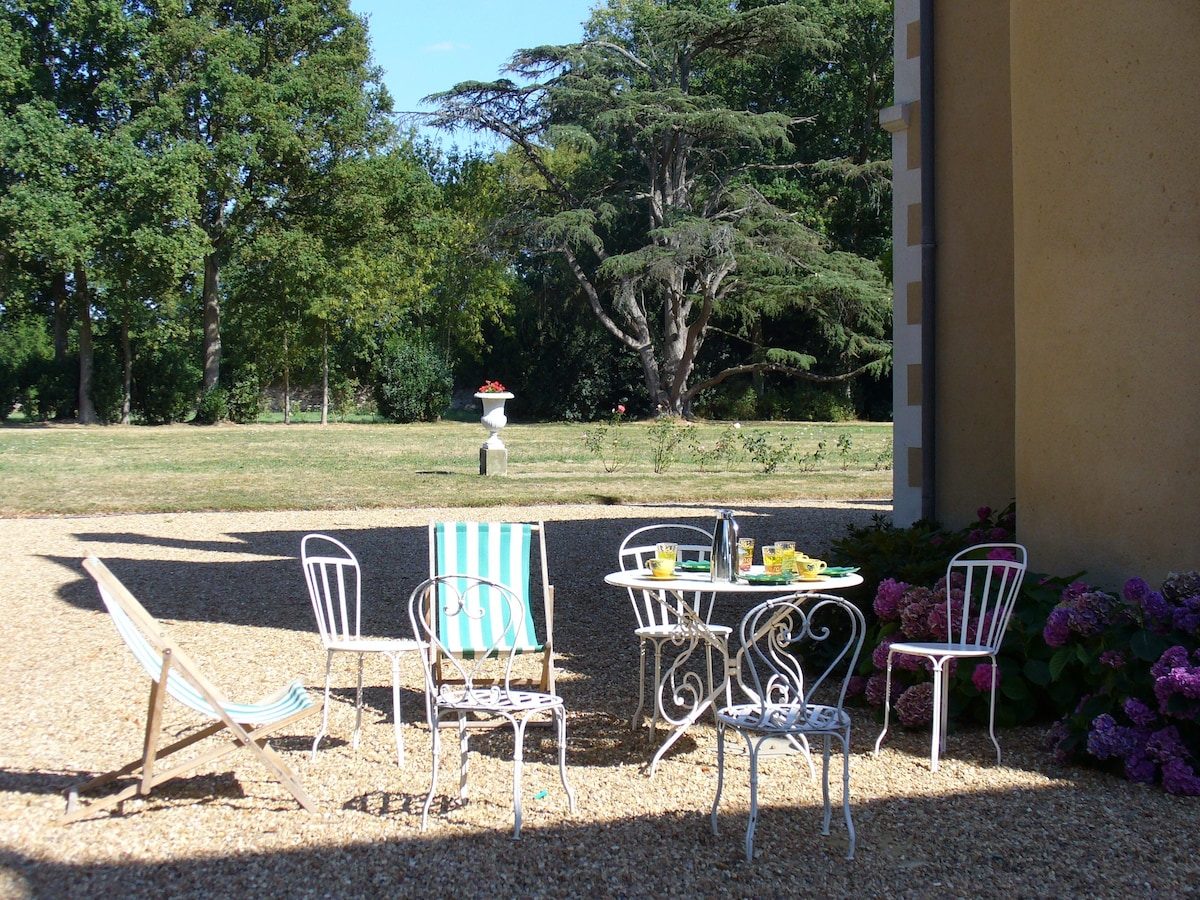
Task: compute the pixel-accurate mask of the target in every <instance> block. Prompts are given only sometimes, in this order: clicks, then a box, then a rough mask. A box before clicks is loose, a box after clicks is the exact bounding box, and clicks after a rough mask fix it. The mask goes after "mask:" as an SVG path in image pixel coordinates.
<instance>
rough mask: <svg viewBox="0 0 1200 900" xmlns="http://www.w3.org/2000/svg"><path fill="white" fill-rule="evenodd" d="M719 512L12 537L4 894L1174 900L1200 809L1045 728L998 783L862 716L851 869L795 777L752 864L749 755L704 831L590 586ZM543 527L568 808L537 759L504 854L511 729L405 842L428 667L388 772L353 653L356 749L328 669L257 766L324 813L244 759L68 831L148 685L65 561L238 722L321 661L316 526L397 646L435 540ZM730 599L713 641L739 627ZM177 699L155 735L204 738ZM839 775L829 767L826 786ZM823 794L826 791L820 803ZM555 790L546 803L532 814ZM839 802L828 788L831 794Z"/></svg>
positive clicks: (695, 785)
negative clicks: (274, 757) (105, 586)
mask: <svg viewBox="0 0 1200 900" xmlns="http://www.w3.org/2000/svg"><path fill="white" fill-rule="evenodd" d="M888 509H889V507H888V506H887V505H886V504H880V503H869V502H868V503H812V504H807V503H806V504H803V505H798V506H787V507H762V506H755V507H752V508H744V509H739V510H738V514H739V520H740V522H741V524H742V529H743V533H746V534H752V535H756V536H758V537H759V538H760V540H761V539H764V538H772V537H784V536H787V537H793V538H795V540H796V541H797V543H798V545H799V546H800V547H801V548H802V549H804V550H806V551H807V552H810V553H824V552H825V551H826V549H827V548H828V544H829V542H830V541H831V540H832V539H835V538H837V537H839V536H841V535H842V534H843V533H844V529H845V526H846V525H847V524H865V523H867V522H869V521H870V518H871V516H872V515H873V514H874V513H876V512H879V511H885V512H886V511H888ZM712 514H713V511H712V509H709V508H699V507H695V508H679V507H653V506H644V507H628V506H624V507H617V506H586V507H581V506H568V507H545V508H533V509H529V508H527V509H522V510H505V509H494V510H472V511H462V510H443V509H432V510H431V509H380V510H348V511H337V512H298V513H296V512H287V513H282V512H281V513H253V514H251V513H234V514H228V513H212V514H208V513H189V514H173V515H171V514H168V515H133V516H107V517H88V518H48V519H6V520H0V564H2V571H3V572H4V573H5V576H6V577H5V585H6V588H7V590H5V591H4V594H3V598H2V599H0V603H2V604H3V615H2V617H0V629H3V633H2V635H0V638H2V639H3V646H4V647H5V651H4V653H3V655H2V656H0V691H2V692H3V701H4V702H3V703H2V704H0V896H2V897H60V896H61V897H66V896H70V897H100V896H111V897H116V896H122V897H127V896H128V897H142V896H146V897H150V896H156V897H158V896H172V897H185V896H195V897H202V896H203V897H207V896H214V895H218V896H220V895H232V894H235V893H236V894H243V895H246V894H253V895H258V896H298V897H303V896H331V897H340V896H363V895H384V894H386V895H392V896H405V897H408V896H412V897H447V896H455V897H513V896H546V897H575V896H587V897H590V898H609V897H614V898H615V897H641V896H667V895H680V896H714V897H798V896H816V897H1084V896H1089V897H1177V896H1181V895H1186V894H1190V893H1195V892H1196V891H1197V888H1196V884H1197V882H1198V881H1200V855H1198V853H1197V837H1196V834H1197V828H1196V824H1197V821H1198V819H1200V816H1198V812H1200V807H1198V806H1197V803H1196V800H1194V799H1187V798H1181V797H1173V796H1170V795H1167V794H1165V793H1163V792H1162V791H1160V790H1159V789H1157V788H1147V787H1140V786H1136V785H1131V784H1129V783H1127V782H1125V781H1123V780H1120V779H1118V778H1115V777H1112V776H1108V775H1104V774H1101V773H1098V772H1094V771H1090V770H1086V769H1078V768H1071V767H1064V766H1060V765H1056V764H1055V763H1054V762H1053V761H1052V759H1051V758H1050V757H1049V756H1048V754H1046V753H1045V752H1044V751H1043V750H1042V749H1041V746H1040V739H1041V734H1040V730H1039V729H1025V728H1023V729H1014V730H1009V731H1005V732H1003V733H1002V734H1001V736H1000V740H1001V744H1002V745H1003V748H1004V763H1003V764H1002V765H997V764H996V763H995V760H994V756H993V755H992V752H991V744H990V742H989V741H988V738H987V735H986V732H979V731H976V730H971V729H968V730H965V731H963V732H958V733H954V734H952V736H951V741H950V749H949V754H948V758H947V759H946V760H945V761H944V763H943V765H942V766H941V767H940V769H939V771H938V772H937V773H936V774H931V773H930V772H929V759H928V739H929V736H928V733H926V732H915V733H904V732H900V731H898V732H894V733H893V734H891V735H889V738H888V741H887V742H886V743H885V747H884V750H883V752H881V753H880V755H879V756H878V757H877V758H875V757H872V755H871V753H870V749H871V745H872V743H873V741H874V738H875V734H876V730H877V726H876V725H875V723H874V722H873V721H872V719H871V717H870V716H869V714H868V713H866V712H865V711H863V712H860V713H859V714H858V717H857V718H856V720H855V728H856V731H855V737H854V756H853V760H852V781H851V789H852V798H853V813H854V821H855V825H856V828H857V831H858V847H857V853H856V858H855V859H854V860H853V861H852V862H847V861H846V860H845V858H844V857H845V852H846V840H845V832H844V829H843V828H842V827H841V825H840V823H839V820H838V817H837V816H836V815H835V817H834V823H833V829H832V833H831V834H830V836H828V837H822V836H821V834H820V818H821V813H820V789H819V784H817V783H814V782H810V780H809V778H808V775H807V771H806V768H805V767H803V766H802V765H800V764H798V763H797V761H796V760H794V759H792V760H788V759H776V760H771V761H769V762H766V763H764V766H763V772H762V776H761V785H760V798H761V802H762V810H761V813H760V820H759V825H758V830H757V833H756V838H755V849H756V851H757V853H758V858H757V859H756V860H755V862H754V863H753V864H747V863H745V862H744V860H743V858H742V853H743V850H742V840H743V833H744V829H745V824H746V812H747V808H748V785H747V773H746V769H745V763H744V761H743V760H740V759H735V760H733V761H732V763H731V769H730V773H729V777H728V780H727V785H726V791H725V795H724V798H723V800H722V816H721V826H722V833H721V835H720V836H718V837H714V836H713V835H712V834H711V833H710V830H709V822H708V814H709V808H710V805H711V803H712V796H713V791H714V787H715V777H716V771H715V749H714V748H715V737H714V730H713V728H712V725H711V721H705V722H702V723H700V724H699V725H698V726H697V727H695V728H694V729H692V730H691V731H690V732H689V733H688V735H686V736H685V737H684V738H683V739H682V740H681V741H680V742H679V743H678V744H677V745H676V747H675V748H674V749H673V750H672V751H671V752H670V753H669V754H668V755H667V756H666V757H665V758H664V760H663V761H662V762H661V763H660V765H659V769H658V773H657V774H656V776H655V777H654V778H653V779H649V778H647V777H646V776H645V775H643V774H642V765H643V764H644V763H645V762H646V760H647V759H648V758H649V755H650V747H649V745H648V743H647V732H646V730H644V729H643V730H642V731H640V732H637V733H634V732H631V730H630V728H629V722H628V716H629V714H630V712H631V711H632V709H633V706H634V704H635V700H636V681H635V672H636V662H637V646H636V641H635V640H634V638H633V635H632V612H631V610H630V609H629V607H628V600H627V599H626V597H625V596H624V594H622V593H620V592H618V591H616V590H614V589H612V588H607V587H605V586H604V585H603V583H602V581H601V579H602V576H603V574H604V573H605V572H607V571H609V570H610V569H612V568H615V557H616V548H617V545H618V544H619V542H620V539H621V537H622V536H623V535H624V534H625V533H627V532H628V531H630V530H632V529H633V528H635V527H637V526H638V525H641V524H646V523H648V522H653V521H666V520H675V521H696V522H698V523H700V524H703V525H706V526H707V525H710V524H711V522H712ZM472 517H478V518H486V519H489V520H503V519H513V518H515V519H537V518H542V519H545V520H546V522H547V538H548V544H549V548H550V554H551V575H552V580H553V582H554V583H555V585H556V622H555V631H556V643H557V645H558V647H557V649H558V665H559V689H560V693H562V695H563V696H564V698H565V699H566V703H567V707H568V710H569V720H568V734H569V743H570V749H569V754H568V764H569V774H570V778H571V781H572V783H573V785H574V787H575V790H576V792H577V794H578V797H579V810H578V812H577V813H576V814H574V815H572V814H570V813H568V811H567V807H566V801H565V798H564V796H563V794H562V790H561V786H560V785H559V783H558V780H557V768H556V765H555V761H556V760H555V755H554V752H553V749H554V748H553V742H552V741H551V739H550V736H549V735H548V734H545V735H544V734H542V733H541V732H542V730H538V729H534V730H532V731H531V733H530V735H529V737H528V738H527V742H526V743H527V746H526V773H525V790H524V798H525V799H524V825H523V828H522V839H521V841H520V842H517V843H514V842H513V841H512V840H511V832H512V810H511V780H510V779H511V771H512V768H511V763H510V760H511V752H512V745H511V733H510V732H507V731H498V732H495V733H491V734H487V735H480V736H478V737H477V738H476V739H475V740H474V741H473V743H472V748H473V750H475V751H477V752H476V754H475V756H474V757H473V759H472V766H471V786H472V795H473V799H472V801H471V803H469V804H468V805H466V806H459V805H458V804H457V803H452V802H450V801H449V796H450V795H451V794H454V793H455V785H456V783H457V780H456V773H455V771H454V767H455V762H456V760H455V758H454V757H455V755H456V750H455V748H454V746H453V745H454V741H453V740H450V741H448V742H446V744H445V745H444V751H443V764H442V775H441V778H440V780H439V796H438V798H437V799H436V800H435V803H434V810H433V813H432V815H431V819H430V828H429V830H428V831H427V832H425V833H424V834H422V833H421V832H420V831H419V827H418V826H419V822H420V810H421V804H422V803H423V801H424V797H425V793H426V791H427V789H428V785H429V739H428V731H427V729H426V728H425V726H424V724H423V723H421V722H419V719H420V718H421V710H422V703H421V697H420V693H419V691H418V688H419V686H420V675H419V671H418V668H417V663H416V661H415V660H413V659H411V658H410V659H406V660H405V662H404V665H405V668H404V670H403V675H404V684H405V690H404V696H403V711H404V717H405V722H406V724H405V740H406V745H407V750H408V764H407V766H406V767H405V768H403V769H401V768H398V767H397V766H396V764H395V761H394V756H393V754H394V744H393V741H392V728H391V723H390V706H391V697H390V688H389V684H390V676H389V672H388V667H387V665H386V662H385V661H380V660H374V659H369V660H368V663H367V678H366V680H367V683H368V685H369V687H368V688H367V690H366V692H365V702H366V704H367V707H368V708H367V709H366V710H365V714H364V719H365V722H364V729H363V740H362V745H361V746H360V748H359V749H358V750H353V749H351V747H350V745H349V735H350V732H351V729H352V725H353V706H352V703H353V675H352V668H351V665H352V664H351V662H350V660H349V659H339V660H338V662H336V663H335V666H336V668H335V672H336V675H335V679H336V680H335V685H337V686H338V689H337V690H336V692H335V696H334V698H333V699H332V700H331V712H330V734H329V736H328V737H326V739H325V741H324V742H323V743H322V748H321V751H320V753H319V754H318V756H317V759H316V761H315V762H310V760H309V755H308V752H307V751H308V748H309V746H310V744H311V739H312V734H313V729H314V728H315V720H313V719H309V720H306V722H304V723H303V725H302V728H303V730H302V731H301V732H298V733H295V734H290V735H289V734H283V735H281V736H280V737H278V738H276V739H274V740H273V741H272V745H273V746H275V747H276V749H278V750H279V751H280V752H282V753H283V755H284V756H285V758H286V759H287V760H288V762H289V764H291V765H292V766H293V768H294V769H295V770H296V771H297V773H298V775H299V776H300V778H301V780H302V782H303V783H304V785H305V787H306V788H307V789H308V791H309V792H310V793H311V794H312V795H313V797H314V798H315V799H316V800H317V802H318V803H319V804H320V806H321V811H320V812H319V813H317V814H309V813H306V812H305V811H303V810H302V809H301V808H300V807H299V806H298V805H297V804H296V803H295V802H294V801H293V800H292V798H291V797H290V795H288V794H287V793H286V791H284V790H283V789H282V788H280V787H279V786H278V785H277V784H276V783H274V782H273V781H271V780H270V779H269V778H268V777H266V775H265V770H263V769H262V768H261V767H260V766H259V765H258V764H257V763H256V762H255V761H254V760H253V759H252V758H251V757H250V755H249V754H246V753H239V754H234V755H232V756H227V757H225V758H224V759H223V760H221V761H219V762H218V763H216V764H215V765H214V766H213V767H212V768H210V769H207V770H201V772H200V774H197V775H195V776H193V777H190V778H186V779H182V780H178V781H175V782H170V783H168V784H166V785H164V786H162V787H161V788H159V789H157V790H156V791H155V793H154V794H153V795H152V796H151V798H150V799H148V800H145V801H131V802H129V803H127V804H126V807H125V811H124V814H123V815H120V816H115V815H108V814H100V815H97V816H95V817H92V818H88V819H85V820H83V821H80V822H78V823H76V824H73V825H70V826H66V827H63V826H60V825H58V824H57V823H56V821H55V819H56V817H57V816H58V815H59V814H60V813H61V812H62V810H63V808H64V806H63V799H62V792H63V791H64V789H65V788H66V787H67V786H68V785H70V784H72V783H74V782H76V781H78V780H80V779H81V777H86V776H87V775H89V774H91V773H96V772H100V771H106V770H108V769H111V768H114V767H116V766H117V765H119V764H120V763H123V762H125V761H127V760H129V759H131V758H133V757H134V756H136V755H138V754H139V752H140V741H141V729H142V727H143V717H144V714H145V705H146V697H147V687H148V681H147V680H146V678H145V675H144V673H143V672H142V671H141V669H139V668H138V667H137V665H136V663H135V662H134V661H133V659H132V657H131V656H130V654H129V653H128V651H127V650H126V648H125V646H124V645H123V644H122V643H121V642H120V640H119V639H118V637H117V635H116V632H115V631H114V630H113V628H112V626H111V624H110V622H109V621H108V617H107V615H106V614H104V613H102V612H101V611H100V610H101V605H100V602H99V598H98V596H97V594H96V591H95V588H94V586H93V585H92V583H91V581H90V579H88V578H87V577H86V576H85V575H84V573H83V571H82V569H81V567H80V565H79V562H80V559H81V558H82V557H83V556H85V555H86V554H87V553H89V552H91V553H95V554H96V555H97V556H99V557H101V558H102V559H104V560H106V561H107V562H108V563H109V565H110V567H111V568H112V569H113V571H114V572H115V573H116V575H117V576H118V577H119V578H121V579H122V580H123V581H124V582H125V583H126V585H127V586H128V587H129V588H130V589H131V590H132V591H133V592H134V593H135V594H136V595H138V597H139V598H140V599H141V600H142V602H143V603H144V604H145V605H146V607H147V608H148V609H149V610H150V612H151V613H152V614H154V615H156V616H158V617H159V618H160V619H161V620H162V621H163V622H164V623H166V624H167V625H168V626H169V627H170V629H171V633H172V634H173V636H174V637H175V638H176V639H177V640H178V641H179V642H180V643H181V644H183V645H184V646H185V647H186V648H188V650H189V651H190V652H191V653H192V655H193V656H194V657H195V658H196V659H197V662H198V663H199V664H200V665H201V666H203V667H204V669H205V672H206V674H208V675H209V676H210V677H211V678H212V679H213V680H214V681H216V682H217V684H219V685H220V686H221V687H222V688H223V689H224V690H225V691H226V693H227V694H228V695H230V696H231V697H233V698H236V699H244V700H251V699H254V698H256V697H258V696H260V695H262V694H263V693H266V692H267V691H269V690H273V689H274V688H276V687H278V686H279V685H281V684H282V683H283V682H284V681H286V680H288V679H290V678H291V677H293V676H296V675H299V676H301V677H303V678H304V679H305V680H306V682H307V683H308V684H309V685H311V686H314V687H317V686H319V685H320V684H321V682H322V676H323V668H324V652H323V650H322V649H321V647H320V645H319V643H318V640H317V638H316V635H315V632H314V628H313V622H312V613H311V610H310V608H309V605H308V599H307V595H306V594H305V591H304V585H303V579H302V577H301V574H300V567H299V564H298V562H297V556H298V553H299V543H300V538H301V536H302V535H303V534H305V533H306V532H308V531H313V530H320V531H326V532H329V533H332V534H334V535H335V536H338V537H340V538H342V539H343V540H345V541H346V542H347V543H349V544H350V546H351V547H353V548H354V549H355V550H356V552H357V553H358V555H359V557H360V559H361V560H362V562H363V566H364V570H365V577H366V588H367V593H368V595H369V597H370V598H372V599H373V600H374V601H375V606H374V609H373V612H372V614H371V617H370V618H371V621H370V625H371V630H372V631H373V632H374V633H376V634H378V635H380V636H384V635H388V634H406V633H407V632H408V623H407V612H406V603H407V597H408V592H409V591H410V590H411V588H412V587H413V586H414V585H415V584H416V583H417V582H418V581H419V580H420V578H421V576H422V575H423V573H424V571H425V569H426V565H427V564H426V530H425V524H426V523H427V522H428V520H429V519H430V518H447V519H453V518H472ZM738 604H739V601H736V600H727V601H724V603H722V602H721V601H719V603H718V609H717V613H716V615H715V620H717V621H723V622H727V623H728V624H735V621H736V618H737V617H738V615H739V613H740V612H741V611H742V610H743V609H744V608H745V607H744V605H738ZM194 721H195V720H193V719H190V718H188V717H187V716H186V715H184V714H182V713H181V711H180V709H179V708H178V707H177V706H174V705H173V706H170V707H168V710H167V715H166V719H165V724H166V727H167V729H168V731H170V732H174V731H177V730H180V728H181V726H188V725H190V724H194ZM834 769H835V771H834V773H833V774H834V777H835V779H836V778H837V765H836V763H835V766H834ZM837 783H838V782H837V781H836V780H835V785H836V784H837ZM542 791H545V792H546V793H545V794H544V795H542ZM836 796H837V794H836V787H835V797H836Z"/></svg>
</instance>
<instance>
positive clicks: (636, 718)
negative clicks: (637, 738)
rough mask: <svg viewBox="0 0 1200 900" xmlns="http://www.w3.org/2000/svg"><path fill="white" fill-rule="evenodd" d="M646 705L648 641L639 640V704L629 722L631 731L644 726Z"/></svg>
mask: <svg viewBox="0 0 1200 900" xmlns="http://www.w3.org/2000/svg"><path fill="white" fill-rule="evenodd" d="M645 705H646V639H645V638H639V639H638V704H637V709H635V710H634V711H633V718H632V719H630V720H629V730H630V731H637V730H638V726H639V725H641V724H642V709H643V708H644V707H645Z"/></svg>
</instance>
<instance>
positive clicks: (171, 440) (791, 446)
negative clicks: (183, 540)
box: [0, 421, 892, 516]
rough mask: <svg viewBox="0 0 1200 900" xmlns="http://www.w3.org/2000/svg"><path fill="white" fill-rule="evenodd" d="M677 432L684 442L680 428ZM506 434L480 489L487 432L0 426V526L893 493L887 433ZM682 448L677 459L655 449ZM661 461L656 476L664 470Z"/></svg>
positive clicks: (446, 424) (807, 427) (443, 425)
mask: <svg viewBox="0 0 1200 900" xmlns="http://www.w3.org/2000/svg"><path fill="white" fill-rule="evenodd" d="M672 428H674V429H675V430H672ZM585 434H591V435H592V436H593V443H595V441H594V439H595V437H596V426H595V425H594V424H582V423H570V424H561V423H556V424H520V423H512V424H510V425H509V426H508V427H507V428H505V429H504V431H503V432H502V433H501V436H502V438H503V440H504V443H505V445H506V446H507V448H508V454H509V462H508V475H507V476H489V477H483V476H480V475H479V447H480V445H481V444H482V443H483V440H484V439H485V438H486V436H487V434H486V432H485V430H484V429H483V428H482V427H480V425H479V424H478V422H477V421H470V422H460V421H441V422H438V423H434V424H415V425H385V424H340V423H339V424H331V425H326V426H321V425H316V424H298V425H289V426H284V425H281V424H258V425H221V426H209V427H196V426H190V425H172V426H163V427H154V428H150V427H121V426H92V427H80V426H75V425H27V424H9V425H7V426H5V427H3V428H0V515H3V516H22V515H81V514H96V513H121V512H164V511H188V510H261V509H280V510H285V509H341V508H354V507H387V506H465V507H471V506H498V505H501V504H511V505H526V504H531V503H636V502H690V501H701V502H704V503H706V504H710V505H711V504H716V503H724V502H733V501H746V500H799V499H836V500H845V499H860V498H881V497H890V496H891V494H892V472H891V469H892V428H891V425H890V423H863V422H851V423H800V422H787V423H785V422H763V423H745V424H743V425H741V426H740V427H739V428H736V429H734V428H733V427H731V426H729V425H726V424H724V423H718V424H701V425H695V426H684V425H676V426H668V427H667V428H666V429H665V430H664V428H663V426H662V424H661V423H660V424H659V425H657V426H656V425H653V424H650V423H644V422H630V423H625V424H623V425H621V426H619V427H617V428H611V427H610V428H609V429H608V430H607V431H606V432H605V433H604V441H603V442H602V445H601V446H602V449H603V452H602V453H598V452H595V451H593V450H589V448H588V445H587V442H586V441H585V437H584V436H585ZM674 437H682V438H683V439H682V440H681V441H680V442H679V444H678V445H677V446H676V447H675V448H674V450H673V451H671V452H669V453H667V454H665V455H664V454H663V453H662V452H661V451H662V450H663V448H664V447H665V446H666V444H667V443H668V442H669V440H670V439H672V438H674ZM656 449H658V450H659V451H660V452H659V454H658V455H659V457H660V459H662V460H663V462H660V465H659V469H660V471H659V472H658V473H656V472H655V470H654V469H655V465H654V457H655V450H656Z"/></svg>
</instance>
